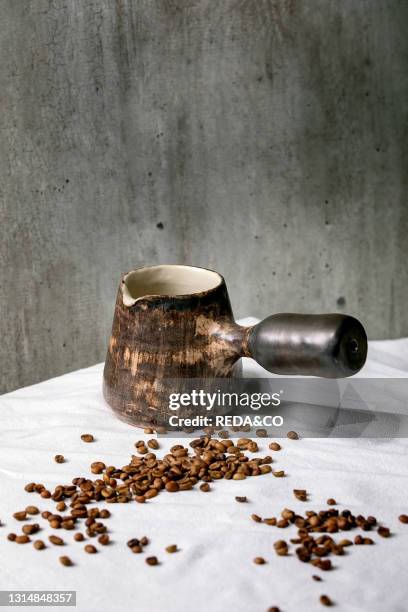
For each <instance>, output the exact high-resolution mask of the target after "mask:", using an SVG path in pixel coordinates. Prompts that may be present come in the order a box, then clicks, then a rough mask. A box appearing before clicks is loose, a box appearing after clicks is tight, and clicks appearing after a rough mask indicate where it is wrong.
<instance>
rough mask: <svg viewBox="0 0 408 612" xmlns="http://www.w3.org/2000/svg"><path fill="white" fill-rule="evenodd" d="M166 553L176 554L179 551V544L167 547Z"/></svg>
mask: <svg viewBox="0 0 408 612" xmlns="http://www.w3.org/2000/svg"><path fill="white" fill-rule="evenodd" d="M166 551H167V552H168V553H175V552H177V551H178V548H177V544H170V546H166Z"/></svg>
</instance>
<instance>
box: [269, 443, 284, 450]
mask: <svg viewBox="0 0 408 612" xmlns="http://www.w3.org/2000/svg"><path fill="white" fill-rule="evenodd" d="M269 448H270V449H271V450H273V451H280V450H281V448H282V447H281V445H280V444H278V443H277V442H271V443H270V444H269Z"/></svg>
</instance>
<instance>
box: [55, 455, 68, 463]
mask: <svg viewBox="0 0 408 612" xmlns="http://www.w3.org/2000/svg"><path fill="white" fill-rule="evenodd" d="M54 461H55V463H64V461H65V457H64V455H55V457H54Z"/></svg>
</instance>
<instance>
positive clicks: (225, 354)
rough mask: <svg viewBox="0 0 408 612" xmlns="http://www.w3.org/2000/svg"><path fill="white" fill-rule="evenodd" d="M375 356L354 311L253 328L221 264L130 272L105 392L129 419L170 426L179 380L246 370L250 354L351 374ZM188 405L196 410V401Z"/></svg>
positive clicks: (280, 318)
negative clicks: (241, 314) (238, 309)
mask: <svg viewBox="0 0 408 612" xmlns="http://www.w3.org/2000/svg"><path fill="white" fill-rule="evenodd" d="M366 354H367V337H366V334H365V331H364V329H363V327H362V325H361V323H359V322H358V321H357V320H356V319H354V318H353V317H349V316H347V315H340V314H327V315H297V314H293V313H289V314H277V315H271V316H270V317H267V318H266V319H264V320H263V321H261V322H260V323H258V324H256V325H254V326H252V327H243V326H241V325H238V324H237V323H235V321H234V317H233V314H232V309H231V304H230V301H229V297H228V291H227V287H226V284H225V281H224V279H223V277H222V276H221V275H220V274H218V273H217V272H214V271H212V270H206V269H204V268H197V267H190V266H182V265H161V266H152V267H147V268H139V269H137V270H133V271H132V272H129V273H127V274H125V275H123V277H122V279H121V283H120V286H119V290H118V293H117V298H116V306H115V314H114V319H113V326H112V334H111V338H110V342H109V347H108V352H107V356H106V361H105V370H104V386H103V388H104V397H105V399H106V401H107V402H108V404H109V405H110V406H111V407H112V408H113V410H114V412H115V413H116V414H117V415H118V416H119V417H120V418H121V419H122V420H124V421H126V422H128V423H130V424H132V425H137V426H140V427H144V428H146V427H154V428H156V429H157V428H158V427H166V426H168V417H169V414H171V412H170V411H169V408H168V400H169V394H170V393H172V392H174V391H175V390H177V389H175V386H176V387H177V385H175V383H174V381H175V380H176V379H186V378H188V379H201V380H202V381H204V380H205V381H211V380H213V379H217V378H231V377H233V376H239V375H240V374H241V369H242V366H241V362H240V358H241V357H253V358H254V359H256V361H257V362H258V363H259V364H260V365H261V366H263V367H264V368H266V369H267V370H269V371H270V372H275V373H277V374H295V375H301V374H304V375H314V376H326V377H329V378H337V377H345V376H350V375H352V374H355V373H356V372H357V371H358V370H359V369H360V368H361V367H362V365H363V364H364V362H365V358H366ZM166 380H167V383H166ZM170 381H173V382H170ZM209 384H210V383H209ZM181 412H182V413H183V414H181ZM181 412H179V416H182V417H184V418H185V417H190V416H194V415H195V414H196V410H195V408H194V407H183V409H182V411H181ZM259 431H260V435H261V436H264V435H265V432H264V430H262V429H261V430H259ZM296 437H297V435H296Z"/></svg>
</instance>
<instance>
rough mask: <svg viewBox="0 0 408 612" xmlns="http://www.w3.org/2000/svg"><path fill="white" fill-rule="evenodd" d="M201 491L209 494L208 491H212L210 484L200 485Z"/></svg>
mask: <svg viewBox="0 0 408 612" xmlns="http://www.w3.org/2000/svg"><path fill="white" fill-rule="evenodd" d="M200 491H203V493H208V491H210V485H209V484H208V482H204V483H203V484H202V485H200Z"/></svg>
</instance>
